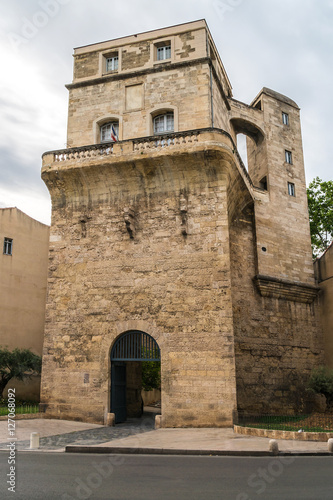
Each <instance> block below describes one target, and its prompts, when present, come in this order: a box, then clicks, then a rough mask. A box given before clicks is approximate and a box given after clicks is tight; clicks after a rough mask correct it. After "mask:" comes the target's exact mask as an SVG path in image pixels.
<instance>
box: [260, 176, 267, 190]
mask: <svg viewBox="0 0 333 500" xmlns="http://www.w3.org/2000/svg"><path fill="white" fill-rule="evenodd" d="M259 187H261V189H264V190H265V191H267V177H266V176H265V177H263V178H262V179H261V181H260V182H259Z"/></svg>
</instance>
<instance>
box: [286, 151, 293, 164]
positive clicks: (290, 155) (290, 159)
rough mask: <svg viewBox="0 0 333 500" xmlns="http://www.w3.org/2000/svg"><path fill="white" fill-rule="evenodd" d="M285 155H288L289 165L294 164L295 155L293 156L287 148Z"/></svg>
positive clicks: (287, 161)
mask: <svg viewBox="0 0 333 500" xmlns="http://www.w3.org/2000/svg"><path fill="white" fill-rule="evenodd" d="M285 156H286V163H289V165H292V163H293V157H292V154H291V151H287V150H285Z"/></svg>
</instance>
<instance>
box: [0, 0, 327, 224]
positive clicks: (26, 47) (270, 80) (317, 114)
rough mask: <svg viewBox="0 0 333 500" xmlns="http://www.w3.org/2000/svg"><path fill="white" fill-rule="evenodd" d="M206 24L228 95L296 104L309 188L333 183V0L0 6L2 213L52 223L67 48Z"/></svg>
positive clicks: (16, 1) (94, 0)
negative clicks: (46, 173) (53, 159)
mask: <svg viewBox="0 0 333 500" xmlns="http://www.w3.org/2000/svg"><path fill="white" fill-rule="evenodd" d="M203 18H205V19H206V21H207V23H208V26H209V28H210V31H211V33H212V36H213V38H214V40H215V43H216V46H217V48H218V50H219V53H220V56H221V58H222V61H223V63H224V65H225V68H226V70H227V73H228V76H229V79H230V81H231V84H232V86H233V93H234V97H235V98H236V99H238V100H241V101H243V102H245V103H250V102H251V101H252V99H253V98H254V97H255V96H256V95H257V93H258V92H259V91H260V90H261V88H262V87H269V88H271V89H273V90H276V91H278V92H280V93H282V94H285V95H287V96H288V97H290V98H291V99H293V100H295V101H296V102H297V104H298V105H299V106H300V108H301V118H302V132H303V146H304V156H305V171H306V178H307V182H308V183H309V182H310V181H311V180H312V179H313V178H314V177H316V176H319V177H321V178H322V179H325V180H330V179H333V173H332V170H333V169H332V158H333V130H332V125H331V124H332V115H333V106H332V91H333V0H181V1H180V0H168V1H165V0H120V1H112V0H111V1H110V0H10V1H9V0H7V1H6V0H0V60H1V77H0V116H1V121H0V129H1V130H0V132H1V133H0V207H8V206H16V207H18V208H19V209H20V210H22V211H23V212H25V213H27V214H28V215H30V216H31V217H34V218H35V219H37V220H39V221H41V222H44V223H47V224H49V223H50V212H51V202H50V197H49V194H48V191H47V189H46V187H45V185H44V183H43V182H42V181H41V179H40V171H41V155H42V154H43V152H45V151H49V150H53V149H62V148H64V147H65V144H66V126H67V103H68V95H67V90H66V89H65V87H64V85H65V84H66V83H70V82H71V80H72V53H73V48H74V47H79V46H81V45H87V44H91V43H95V42H99V41H103V40H110V39H113V38H117V37H121V36H126V35H131V34H135V33H140V32H142V31H147V30H153V29H157V28H162V27H165V26H171V25H174V24H179V23H183V22H188V21H194V20H196V19H203Z"/></svg>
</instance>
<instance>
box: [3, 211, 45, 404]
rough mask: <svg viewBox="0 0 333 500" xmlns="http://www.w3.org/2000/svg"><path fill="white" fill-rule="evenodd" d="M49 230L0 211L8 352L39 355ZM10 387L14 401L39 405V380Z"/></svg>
mask: <svg viewBox="0 0 333 500" xmlns="http://www.w3.org/2000/svg"><path fill="white" fill-rule="evenodd" d="M49 230H50V228H49V226H47V225H45V224H42V223H41V222H38V221H36V220H34V219H32V218H31V217H29V216H28V215H26V214H25V213H23V212H21V210H19V209H17V208H1V209H0V239H1V244H2V245H3V247H2V252H1V254H0V318H1V321H0V345H1V346H2V347H8V349H10V350H12V349H15V348H16V347H19V348H21V349H31V350H32V351H33V352H34V353H35V354H39V355H42V349H43V337H44V316H45V300H46V285H47V272H48V246H49ZM10 386H11V387H15V388H16V397H17V399H25V400H36V401H39V392H40V377H37V376H35V377H33V378H31V379H26V380H24V381H23V382H20V381H17V380H12V381H11V382H10ZM5 391H6V389H5Z"/></svg>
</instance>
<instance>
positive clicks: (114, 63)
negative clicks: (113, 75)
mask: <svg viewBox="0 0 333 500" xmlns="http://www.w3.org/2000/svg"><path fill="white" fill-rule="evenodd" d="M105 69H106V72H107V73H108V72H109V71H117V70H118V54H117V55H113V56H112V57H107V58H106V67H105Z"/></svg>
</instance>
